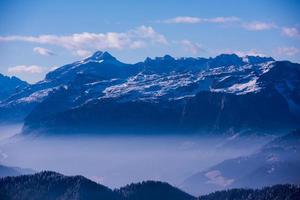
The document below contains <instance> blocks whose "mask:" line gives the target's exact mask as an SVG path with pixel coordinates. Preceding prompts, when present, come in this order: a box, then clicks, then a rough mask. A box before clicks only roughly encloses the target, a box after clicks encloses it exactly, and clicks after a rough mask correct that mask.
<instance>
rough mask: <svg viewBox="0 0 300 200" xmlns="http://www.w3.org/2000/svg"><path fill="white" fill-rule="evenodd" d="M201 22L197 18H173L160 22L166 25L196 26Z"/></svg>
mask: <svg viewBox="0 0 300 200" xmlns="http://www.w3.org/2000/svg"><path fill="white" fill-rule="evenodd" d="M201 21H202V20H201V18H198V17H188V16H186V17H174V18H170V19H166V20H163V21H162V22H164V23H168V24H180V23H182V24H197V23H200V22H201Z"/></svg>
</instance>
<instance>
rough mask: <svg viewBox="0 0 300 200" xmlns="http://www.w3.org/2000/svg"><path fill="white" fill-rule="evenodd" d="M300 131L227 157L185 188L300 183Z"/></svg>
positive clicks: (202, 189)
mask: <svg viewBox="0 0 300 200" xmlns="http://www.w3.org/2000/svg"><path fill="white" fill-rule="evenodd" d="M299 169H300V131H293V132H291V133H290V134H287V135H285V136H283V137H279V138H277V139H275V140H273V141H272V142H270V143H268V144H266V145H265V146H264V147H263V148H262V149H261V150H260V151H258V152H257V153H255V154H252V155H249V156H242V157H239V158H235V159H229V160H225V161H223V162H221V163H219V164H217V165H215V166H212V167H210V168H209V169H207V170H204V171H202V172H199V173H196V174H194V175H193V176H191V177H189V178H187V179H186V180H185V181H184V183H183V184H182V185H181V188H182V189H184V190H185V191H187V192H190V193H191V194H195V195H197V194H201V193H202V194H203V193H209V192H213V191H217V190H224V189H228V188H260V187H263V186H268V185H274V184H286V183H290V184H300V172H299Z"/></svg>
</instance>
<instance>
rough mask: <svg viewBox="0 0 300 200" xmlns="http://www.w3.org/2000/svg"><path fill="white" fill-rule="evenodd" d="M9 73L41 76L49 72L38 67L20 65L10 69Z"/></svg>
mask: <svg viewBox="0 0 300 200" xmlns="http://www.w3.org/2000/svg"><path fill="white" fill-rule="evenodd" d="M7 71H8V73H10V74H22V73H30V74H41V73H43V72H45V71H47V68H44V67H41V66H38V65H18V66H15V67H10V68H8V69H7Z"/></svg>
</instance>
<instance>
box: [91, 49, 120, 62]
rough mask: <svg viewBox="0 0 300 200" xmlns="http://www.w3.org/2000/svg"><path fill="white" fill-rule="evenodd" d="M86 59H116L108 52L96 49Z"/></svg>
mask: <svg viewBox="0 0 300 200" xmlns="http://www.w3.org/2000/svg"><path fill="white" fill-rule="evenodd" d="M87 59H88V60H97V61H99V60H116V58H115V57H113V56H112V55H111V54H110V53H108V52H107V51H104V52H102V51H96V52H95V53H94V54H93V55H91V56H90V57H88V58H87Z"/></svg>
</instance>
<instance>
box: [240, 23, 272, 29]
mask: <svg viewBox="0 0 300 200" xmlns="http://www.w3.org/2000/svg"><path fill="white" fill-rule="evenodd" d="M242 27H243V28H245V29H247V30H250V31H263V30H270V29H274V28H277V26H276V25H275V24H274V23H266V22H250V23H244V24H243V25H242Z"/></svg>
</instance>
